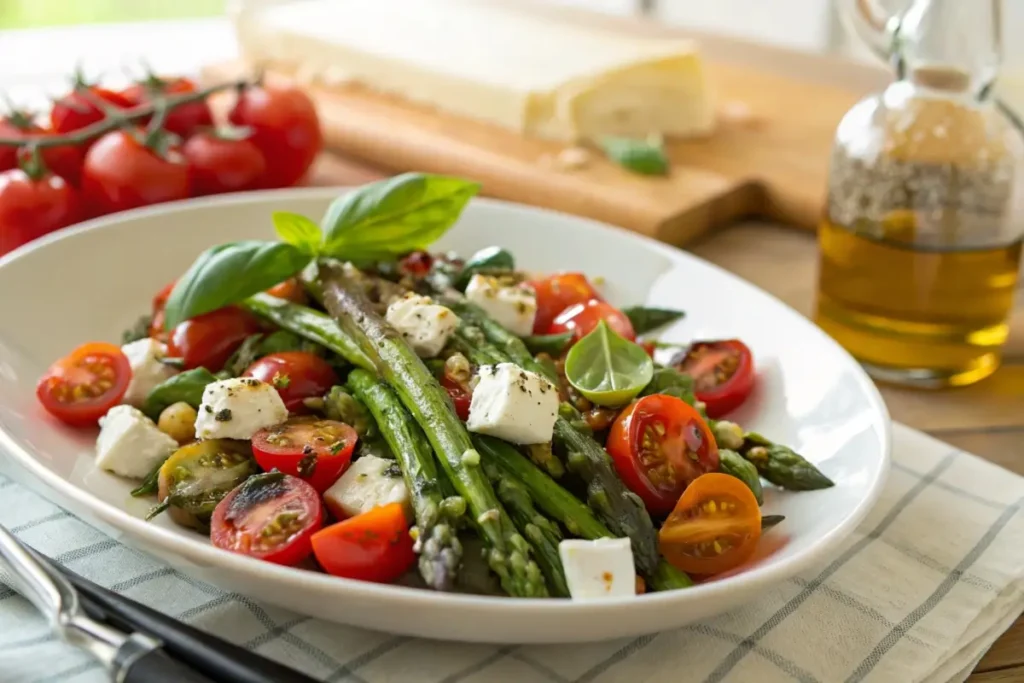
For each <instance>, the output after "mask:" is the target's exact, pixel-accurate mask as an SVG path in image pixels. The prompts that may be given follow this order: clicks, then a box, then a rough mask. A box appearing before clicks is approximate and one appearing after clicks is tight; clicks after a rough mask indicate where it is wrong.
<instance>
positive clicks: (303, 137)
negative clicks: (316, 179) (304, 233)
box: [228, 86, 324, 187]
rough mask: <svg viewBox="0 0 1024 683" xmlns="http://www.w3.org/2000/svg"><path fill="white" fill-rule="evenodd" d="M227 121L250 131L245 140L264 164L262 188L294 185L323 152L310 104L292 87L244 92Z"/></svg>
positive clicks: (273, 87)
mask: <svg viewBox="0 0 1024 683" xmlns="http://www.w3.org/2000/svg"><path fill="white" fill-rule="evenodd" d="M228 119H229V120H230V121H231V123H233V124H234V125H236V126H246V127H248V128H250V129H251V130H252V137H251V138H249V139H250V140H251V141H252V143H253V144H254V145H256V147H258V148H259V150H260V151H261V152H263V158H264V159H266V160H267V172H266V174H265V175H264V179H263V180H264V182H263V185H264V187H287V186H289V185H294V184H295V183H296V182H297V181H298V180H299V179H300V178H302V176H303V175H305V173H306V171H307V170H308V169H309V167H310V166H312V164H313V160H314V159H316V156H317V154H319V153H320V150H321V149H323V144H324V143H323V135H322V134H321V132H320V119H319V117H318V116H317V113H316V107H315V106H314V105H313V100H311V99H310V98H309V95H307V94H306V93H304V92H303V91H302V90H300V89H298V88H295V87H292V86H287V87H284V86H252V87H249V88H246V89H245V90H244V91H243V92H242V94H241V95H240V96H239V98H238V101H237V102H236V103H235V106H234V107H233V108H232V109H231V112H230V113H229V114H228Z"/></svg>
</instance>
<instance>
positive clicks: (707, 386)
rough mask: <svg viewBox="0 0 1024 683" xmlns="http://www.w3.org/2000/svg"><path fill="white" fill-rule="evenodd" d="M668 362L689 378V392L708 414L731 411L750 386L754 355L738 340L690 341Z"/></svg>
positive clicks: (715, 414) (745, 396)
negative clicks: (686, 347)
mask: <svg viewBox="0 0 1024 683" xmlns="http://www.w3.org/2000/svg"><path fill="white" fill-rule="evenodd" d="M672 365H673V366H675V368H676V369H677V370H679V371H680V372H683V373H686V374H687V375H690V376H691V377H693V391H694V393H695V394H696V395H697V399H698V400H699V401H703V402H704V404H705V406H706V408H705V410H706V411H707V414H708V417H721V416H723V415H725V414H726V413H729V412H731V411H733V410H735V409H736V408H738V407H739V406H740V404H742V403H743V402H744V401H745V400H747V397H748V396H750V392H751V391H752V390H753V388H754V356H753V354H752V353H750V349H749V348H747V345H746V344H744V343H743V342H741V341H739V340H738V339H726V340H721V341H699V342H694V343H693V344H691V345H690V347H689V348H688V349H687V350H686V352H685V353H683V354H681V355H680V357H678V358H676V359H674V360H673V361H672Z"/></svg>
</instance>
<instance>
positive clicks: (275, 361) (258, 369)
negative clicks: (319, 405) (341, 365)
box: [242, 351, 338, 413]
mask: <svg viewBox="0 0 1024 683" xmlns="http://www.w3.org/2000/svg"><path fill="white" fill-rule="evenodd" d="M242 374H243V375H245V376H246V377H255V378H256V379H258V380H262V381H264V382H266V383H267V384H272V385H273V386H274V388H276V389H277V393H278V394H280V395H281V400H282V401H284V405H285V407H286V408H288V410H289V411H290V412H293V413H297V412H304V411H305V406H304V405H303V404H302V401H303V400H304V399H307V398H311V397H313V396H323V395H324V394H326V393H327V392H328V391H329V390H330V388H331V387H333V386H334V385H335V384H337V383H338V375H337V373H336V372H334V368H332V367H331V364H330V363H328V362H327V361H325V360H324V359H323V358H321V357H320V356H315V355H313V354H312V353H306V352H305V351H282V352H281V353H272V354H270V355H269V356H264V357H263V358H260V359H259V360H257V361H256V362H255V363H253V364H252V365H250V366H249V367H248V368H246V370H245V372H244V373H242Z"/></svg>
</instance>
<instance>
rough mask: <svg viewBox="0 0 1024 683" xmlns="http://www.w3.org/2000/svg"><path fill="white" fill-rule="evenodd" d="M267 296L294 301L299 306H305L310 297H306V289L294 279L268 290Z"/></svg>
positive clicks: (291, 278)
mask: <svg viewBox="0 0 1024 683" xmlns="http://www.w3.org/2000/svg"><path fill="white" fill-rule="evenodd" d="M267 294H269V295H270V296H276V297H277V298H278V299H287V300H288V301H294V302H295V303H297V304H304V303H306V301H308V300H309V297H308V296H306V289H305V287H303V286H302V283H301V282H299V281H298V280H297V279H295V278H293V277H290V278H288V279H287V280H285V281H284V282H281V283H278V284H276V285H274V286H273V287H271V288H270V289H268V290H267Z"/></svg>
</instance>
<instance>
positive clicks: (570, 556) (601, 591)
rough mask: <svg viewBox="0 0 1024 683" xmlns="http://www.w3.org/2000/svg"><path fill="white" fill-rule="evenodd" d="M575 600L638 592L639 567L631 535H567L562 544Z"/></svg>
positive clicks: (564, 567)
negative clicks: (592, 538) (587, 537)
mask: <svg viewBox="0 0 1024 683" xmlns="http://www.w3.org/2000/svg"><path fill="white" fill-rule="evenodd" d="M558 555H559V557H560V558H561V559H562V568H563V569H564V570H565V581H566V583H567V584H568V585H569V595H570V596H571V597H572V598H573V600H593V599H600V598H618V597H624V596H628V595H636V569H635V568H634V567H633V550H632V548H630V545H629V539H628V538H599V539H597V540H595V541H585V540H582V539H578V538H572V539H566V540H564V541H562V542H561V543H559V544H558Z"/></svg>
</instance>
